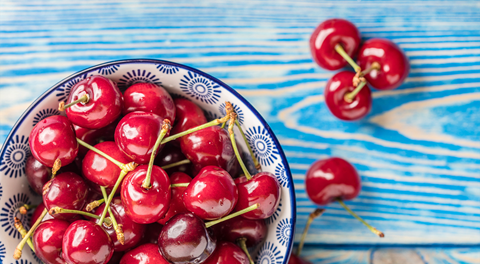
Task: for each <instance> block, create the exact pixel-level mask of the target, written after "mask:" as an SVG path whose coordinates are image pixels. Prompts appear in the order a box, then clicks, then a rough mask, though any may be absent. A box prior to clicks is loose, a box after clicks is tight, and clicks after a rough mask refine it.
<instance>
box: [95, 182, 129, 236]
mask: <svg viewBox="0 0 480 264" xmlns="http://www.w3.org/2000/svg"><path fill="white" fill-rule="evenodd" d="M100 190H101V191H102V195H103V199H104V200H105V199H108V196H107V190H105V187H103V186H100ZM105 207H107V206H105ZM104 210H105V208H104ZM107 210H108V214H109V215H110V220H112V224H113V229H114V230H115V234H117V240H118V242H120V244H122V245H125V234H124V233H123V229H122V225H119V224H118V223H117V220H116V219H115V216H114V215H113V212H112V208H111V207H110V206H108V207H107Z"/></svg>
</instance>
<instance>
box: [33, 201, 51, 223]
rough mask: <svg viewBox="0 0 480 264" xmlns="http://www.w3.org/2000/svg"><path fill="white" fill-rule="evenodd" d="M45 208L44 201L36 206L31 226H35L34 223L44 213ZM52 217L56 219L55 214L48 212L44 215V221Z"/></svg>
mask: <svg viewBox="0 0 480 264" xmlns="http://www.w3.org/2000/svg"><path fill="white" fill-rule="evenodd" d="M43 209H45V205H44V204H43V203H41V204H39V205H38V206H37V208H35V210H34V211H33V214H32V218H31V219H30V226H33V224H35V222H37V219H38V218H39V217H40V215H42V213H43ZM50 219H54V218H53V216H51V215H50V214H46V215H45V216H44V217H43V220H42V222H44V221H47V220H50Z"/></svg>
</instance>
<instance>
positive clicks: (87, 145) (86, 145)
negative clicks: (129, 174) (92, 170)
mask: <svg viewBox="0 0 480 264" xmlns="http://www.w3.org/2000/svg"><path fill="white" fill-rule="evenodd" d="M77 142H78V144H80V145H82V146H84V147H86V148H87V149H89V150H91V151H93V152H95V153H97V154H98V155H100V156H102V157H104V158H106V159H107V160H109V161H111V162H113V164H115V165H117V166H118V167H120V169H122V170H123V169H124V168H125V164H123V163H121V162H119V161H117V160H116V159H114V158H112V157H110V156H108V155H107V154H106V153H105V152H103V151H101V150H99V149H97V148H96V147H94V146H91V145H90V144H88V143H87V142H85V141H83V140H81V139H79V138H77Z"/></svg>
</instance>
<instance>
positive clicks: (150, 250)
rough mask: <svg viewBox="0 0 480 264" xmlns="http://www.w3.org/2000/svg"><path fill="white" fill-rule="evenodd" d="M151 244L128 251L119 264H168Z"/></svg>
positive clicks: (156, 247)
mask: <svg viewBox="0 0 480 264" xmlns="http://www.w3.org/2000/svg"><path fill="white" fill-rule="evenodd" d="M169 263H170V262H168V261H166V260H165V259H164V258H163V257H162V255H161V254H160V252H159V251H158V246H157V245H155V244H153V243H148V244H144V245H141V246H139V247H137V248H135V249H132V250H130V251H128V252H127V253H126V254H125V255H124V256H123V258H122V260H120V264H169Z"/></svg>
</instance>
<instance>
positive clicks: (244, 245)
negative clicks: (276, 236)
mask: <svg viewBox="0 0 480 264" xmlns="http://www.w3.org/2000/svg"><path fill="white" fill-rule="evenodd" d="M237 242H238V244H239V246H240V248H241V249H242V250H243V252H245V255H247V257H248V262H250V264H255V262H253V259H252V257H251V256H250V252H248V248H247V239H246V238H244V237H242V238H239V239H237Z"/></svg>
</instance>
